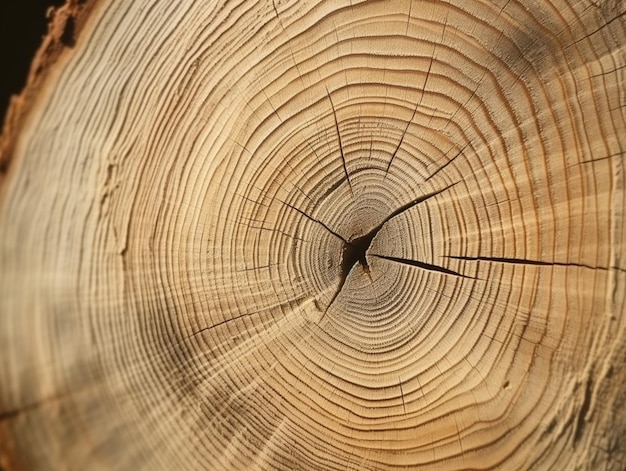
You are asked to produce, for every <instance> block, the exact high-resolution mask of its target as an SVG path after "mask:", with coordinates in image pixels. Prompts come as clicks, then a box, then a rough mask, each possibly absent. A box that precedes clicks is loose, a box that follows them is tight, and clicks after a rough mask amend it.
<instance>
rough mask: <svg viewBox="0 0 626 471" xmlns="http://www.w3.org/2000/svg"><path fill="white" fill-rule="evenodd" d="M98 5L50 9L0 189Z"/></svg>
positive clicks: (9, 123)
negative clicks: (59, 67) (54, 76)
mask: <svg viewBox="0 0 626 471" xmlns="http://www.w3.org/2000/svg"><path fill="white" fill-rule="evenodd" d="M99 3H102V2H101V1H98V0H67V1H66V3H65V5H63V6H62V7H60V8H57V9H55V8H54V7H50V8H49V10H48V12H47V17H48V32H47V34H46V35H45V36H44V38H43V40H42V42H41V45H40V46H39V49H38V50H37V52H36V53H35V56H34V58H33V61H32V63H31V65H30V70H29V72H28V77H27V79H26V84H25V85H24V88H23V89H22V91H21V93H20V94H19V95H12V96H11V98H10V101H9V106H8V107H7V111H6V114H5V116H4V121H3V124H2V130H1V132H0V188H2V186H3V182H4V180H5V178H6V176H7V174H8V170H9V167H10V165H11V162H12V160H13V154H14V151H15V145H16V142H17V140H18V137H19V135H20V132H21V130H22V128H23V126H24V123H25V121H26V120H27V118H28V116H29V114H30V111H31V110H32V109H33V108H34V106H35V104H36V101H37V96H38V94H39V93H38V92H39V91H40V89H41V88H42V85H43V83H44V82H45V81H46V78H47V77H48V76H49V74H50V70H51V69H52V68H53V66H54V65H55V64H56V63H57V62H58V60H59V58H60V57H61V56H62V55H64V54H68V53H69V52H70V51H71V50H72V49H73V48H74V45H75V44H76V40H77V38H78V37H79V35H80V32H81V31H82V29H83V28H84V26H85V24H86V22H87V19H88V18H89V17H90V15H91V13H92V12H93V11H94V8H95V7H96V5H98V4H99ZM68 50H69V51H68ZM0 471H1V470H0Z"/></svg>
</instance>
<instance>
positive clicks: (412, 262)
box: [371, 254, 475, 280]
mask: <svg viewBox="0 0 626 471" xmlns="http://www.w3.org/2000/svg"><path fill="white" fill-rule="evenodd" d="M371 256H372V257H377V258H382V259H384V260H389V261H391V262H397V263H402V264H404V265H410V266H412V267H418V268H421V269H422V270H428V271H434V272H438V273H444V274H446V275H455V276H460V277H461V278H470V279H472V280H474V279H475V278H474V277H472V276H467V275H463V274H461V273H457V272H455V271H452V270H449V269H447V268H444V267H440V266H438V265H431V264H430V263H424V262H419V261H417V260H410V259H406V258H399V257H390V256H387V255H378V254H371Z"/></svg>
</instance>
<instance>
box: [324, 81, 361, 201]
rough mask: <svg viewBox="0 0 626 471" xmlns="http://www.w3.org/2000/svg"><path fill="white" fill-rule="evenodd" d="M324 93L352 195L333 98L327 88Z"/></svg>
mask: <svg viewBox="0 0 626 471" xmlns="http://www.w3.org/2000/svg"><path fill="white" fill-rule="evenodd" d="M326 94H327V95H328V100H329V101H330V107H331V108H332V110H333V117H334V118H335V129H336V130H337V141H338V142H339V152H340V153H341V162H342V164H343V171H344V173H345V174H346V181H347V182H348V186H349V187H350V192H351V193H352V194H353V195H354V190H353V188H352V182H351V181H350V175H349V174H348V166H347V165H346V156H345V154H344V153H343V144H342V142H341V133H340V132H339V121H337V112H336V111H335V105H334V103H333V99H332V98H331V96H330V92H329V91H328V88H327V89H326Z"/></svg>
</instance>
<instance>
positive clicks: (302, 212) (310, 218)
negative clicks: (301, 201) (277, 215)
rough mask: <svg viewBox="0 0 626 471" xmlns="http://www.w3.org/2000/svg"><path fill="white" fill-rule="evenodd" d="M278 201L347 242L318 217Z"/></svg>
mask: <svg viewBox="0 0 626 471" xmlns="http://www.w3.org/2000/svg"><path fill="white" fill-rule="evenodd" d="M278 201H280V202H281V203H282V204H284V205H285V206H287V207H289V208H291V209H293V210H294V211H297V212H299V213H300V214H302V215H303V216H304V217H305V218H307V219H309V220H310V221H313V222H316V223H317V224H319V225H320V226H322V227H323V228H324V229H326V230H327V231H328V232H330V233H331V234H332V235H334V236H335V237H337V238H338V239H341V240H342V241H343V242H344V243H345V244H347V243H348V241H347V240H346V239H344V238H343V237H341V235H339V234H338V233H337V232H335V231H333V230H332V229H331V228H330V227H328V226H327V225H326V224H324V223H323V222H322V221H320V220H319V219H315V218H314V217H311V216H309V215H308V214H307V213H305V212H304V211H302V210H301V209H298V208H296V207H295V206H293V205H291V204H289V203H286V202H285V201H281V200H278Z"/></svg>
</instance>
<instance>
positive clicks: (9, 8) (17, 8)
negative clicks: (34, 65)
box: [0, 0, 64, 122]
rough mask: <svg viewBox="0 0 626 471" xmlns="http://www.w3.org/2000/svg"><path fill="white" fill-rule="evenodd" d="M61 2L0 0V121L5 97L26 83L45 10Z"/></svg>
mask: <svg viewBox="0 0 626 471" xmlns="http://www.w3.org/2000/svg"><path fill="white" fill-rule="evenodd" d="M63 3H64V1H63V0H0V122H4V117H5V115H6V109H7V106H8V104H9V98H10V96H11V95H12V94H17V93H20V91H21V90H22V88H23V87H24V85H25V84H26V77H27V76H28V70H29V68H30V63H31V61H32V60H33V58H34V57H35V52H36V51H37V49H38V48H39V46H40V44H41V42H42V40H43V37H44V36H45V34H46V32H47V31H48V20H47V19H46V11H47V9H48V8H49V7H51V6H56V7H58V6H60V5H62V4H63Z"/></svg>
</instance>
